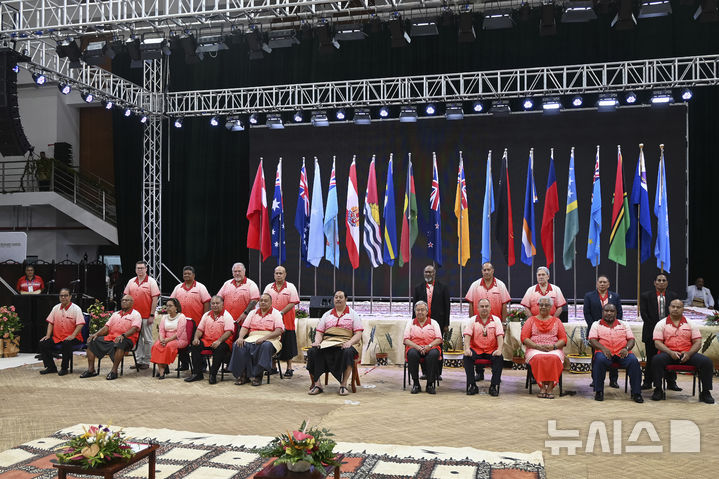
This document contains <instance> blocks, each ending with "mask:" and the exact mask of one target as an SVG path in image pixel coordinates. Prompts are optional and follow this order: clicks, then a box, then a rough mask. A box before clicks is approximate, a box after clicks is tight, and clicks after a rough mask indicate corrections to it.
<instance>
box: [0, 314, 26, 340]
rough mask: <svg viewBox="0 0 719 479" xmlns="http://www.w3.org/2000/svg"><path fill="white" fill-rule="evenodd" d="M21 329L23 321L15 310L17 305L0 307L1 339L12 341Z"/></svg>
mask: <svg viewBox="0 0 719 479" xmlns="http://www.w3.org/2000/svg"><path fill="white" fill-rule="evenodd" d="M21 329H22V321H20V316H18V315H17V313H16V312H15V306H2V307H0V339H9V340H11V341H12V340H13V339H15V335H16V334H17V333H18V332H19V331H20V330H21Z"/></svg>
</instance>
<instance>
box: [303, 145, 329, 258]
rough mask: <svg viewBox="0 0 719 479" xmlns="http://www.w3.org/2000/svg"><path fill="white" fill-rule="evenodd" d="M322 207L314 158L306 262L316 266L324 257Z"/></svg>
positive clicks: (319, 184) (318, 173) (320, 188)
mask: <svg viewBox="0 0 719 479" xmlns="http://www.w3.org/2000/svg"><path fill="white" fill-rule="evenodd" d="M324 209H325V207H324V205H323V204H322V183H321V178H320V165H319V163H317V158H316V157H315V176H314V178H313V179H312V209H311V211H310V235H309V244H308V245H307V261H309V262H310V264H311V265H312V266H315V267H316V266H317V265H319V264H320V261H322V258H324V256H325V239H324V231H323V227H324V221H323V216H322V215H323V214H324Z"/></svg>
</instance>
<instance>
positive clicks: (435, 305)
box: [412, 264, 450, 381]
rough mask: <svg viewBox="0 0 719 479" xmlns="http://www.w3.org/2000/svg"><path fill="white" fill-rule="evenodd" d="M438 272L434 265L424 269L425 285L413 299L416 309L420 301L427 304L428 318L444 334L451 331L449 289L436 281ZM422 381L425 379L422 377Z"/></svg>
mask: <svg viewBox="0 0 719 479" xmlns="http://www.w3.org/2000/svg"><path fill="white" fill-rule="evenodd" d="M436 276H437V270H436V269H435V268H434V266H433V265H431V264H428V265H427V266H425V267H424V283H422V284H419V285H417V287H416V288H414V296H413V297H412V305H413V306H414V307H415V311H416V306H417V303H418V302H419V301H424V302H425V303H427V309H428V312H427V317H428V318H429V319H431V320H434V321H437V324H439V329H440V331H442V334H444V333H446V332H447V330H448V329H449V313H450V305H449V289H448V288H447V286H446V285H445V284H444V283H441V282H439V281H437V280H436ZM422 379H425V378H424V377H422ZM437 379H438V380H439V381H441V380H442V361H440V362H439V371H437Z"/></svg>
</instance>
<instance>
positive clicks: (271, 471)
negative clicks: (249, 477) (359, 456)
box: [255, 454, 344, 479]
mask: <svg viewBox="0 0 719 479" xmlns="http://www.w3.org/2000/svg"><path fill="white" fill-rule="evenodd" d="M342 459H344V455H343V454H340V455H338V456H337V457H335V460H337V461H338V462H339V463H342ZM340 468H341V466H325V467H324V470H323V469H318V468H316V467H315V466H310V470H309V471H307V472H290V471H288V470H287V465H286V464H278V465H276V466H275V465H274V464H270V465H268V466H266V467H265V468H264V469H262V470H261V471H260V472H258V473H257V474H255V477H264V478H265V479H280V478H289V479H323V478H325V477H329V476H330V475H331V474H332V472H334V477H335V479H340Z"/></svg>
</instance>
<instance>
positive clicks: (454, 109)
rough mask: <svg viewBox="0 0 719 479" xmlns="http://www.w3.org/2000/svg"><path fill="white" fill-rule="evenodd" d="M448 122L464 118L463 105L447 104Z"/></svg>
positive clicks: (445, 114)
mask: <svg viewBox="0 0 719 479" xmlns="http://www.w3.org/2000/svg"><path fill="white" fill-rule="evenodd" d="M444 117H445V118H446V119H447V120H461V119H463V118H464V108H462V104H461V103H447V107H446V108H445V111H444Z"/></svg>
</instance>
